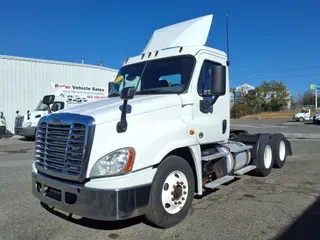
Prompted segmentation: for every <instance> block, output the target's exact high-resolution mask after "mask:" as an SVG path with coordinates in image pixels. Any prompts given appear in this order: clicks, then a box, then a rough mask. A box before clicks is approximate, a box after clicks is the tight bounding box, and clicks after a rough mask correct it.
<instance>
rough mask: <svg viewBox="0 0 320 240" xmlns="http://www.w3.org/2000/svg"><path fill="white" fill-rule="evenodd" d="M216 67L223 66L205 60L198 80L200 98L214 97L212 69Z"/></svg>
mask: <svg viewBox="0 0 320 240" xmlns="http://www.w3.org/2000/svg"><path fill="white" fill-rule="evenodd" d="M215 65H221V64H220V63H216V62H212V61H209V60H205V61H204V62H203V64H202V67H201V72H200V74H199V79H198V86H197V88H198V94H199V95H200V96H202V97H203V96H212V95H211V68H212V67H213V66H215Z"/></svg>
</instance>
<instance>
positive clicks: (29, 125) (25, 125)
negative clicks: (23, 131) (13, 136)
mask: <svg viewBox="0 0 320 240" xmlns="http://www.w3.org/2000/svg"><path fill="white" fill-rule="evenodd" d="M23 127H31V122H26V123H24V124H23Z"/></svg>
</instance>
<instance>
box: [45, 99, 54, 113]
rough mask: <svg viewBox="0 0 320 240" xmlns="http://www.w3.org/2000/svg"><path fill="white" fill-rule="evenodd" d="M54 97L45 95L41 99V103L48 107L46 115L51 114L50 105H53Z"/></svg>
mask: <svg viewBox="0 0 320 240" xmlns="http://www.w3.org/2000/svg"><path fill="white" fill-rule="evenodd" d="M54 99H55V96H54V95H45V96H44V97H43V99H42V103H43V104H45V105H47V106H48V113H49V114H50V113H51V109H50V105H51V104H53V103H54Z"/></svg>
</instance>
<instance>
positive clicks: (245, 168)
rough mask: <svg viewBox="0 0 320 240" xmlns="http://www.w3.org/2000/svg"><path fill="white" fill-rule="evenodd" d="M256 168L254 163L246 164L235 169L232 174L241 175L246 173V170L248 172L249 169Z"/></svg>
mask: <svg viewBox="0 0 320 240" xmlns="http://www.w3.org/2000/svg"><path fill="white" fill-rule="evenodd" d="M256 168H257V166H255V165H248V166H246V167H244V168H241V169H239V170H237V171H235V172H234V174H235V175H239V176H241V175H243V174H245V173H248V172H250V171H252V170H254V169H256Z"/></svg>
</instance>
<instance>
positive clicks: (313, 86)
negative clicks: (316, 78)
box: [309, 84, 317, 90]
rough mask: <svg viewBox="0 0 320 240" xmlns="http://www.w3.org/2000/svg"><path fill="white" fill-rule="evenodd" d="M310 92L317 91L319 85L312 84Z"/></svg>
mask: <svg viewBox="0 0 320 240" xmlns="http://www.w3.org/2000/svg"><path fill="white" fill-rule="evenodd" d="M309 88H310V90H317V84H310V86H309Z"/></svg>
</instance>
